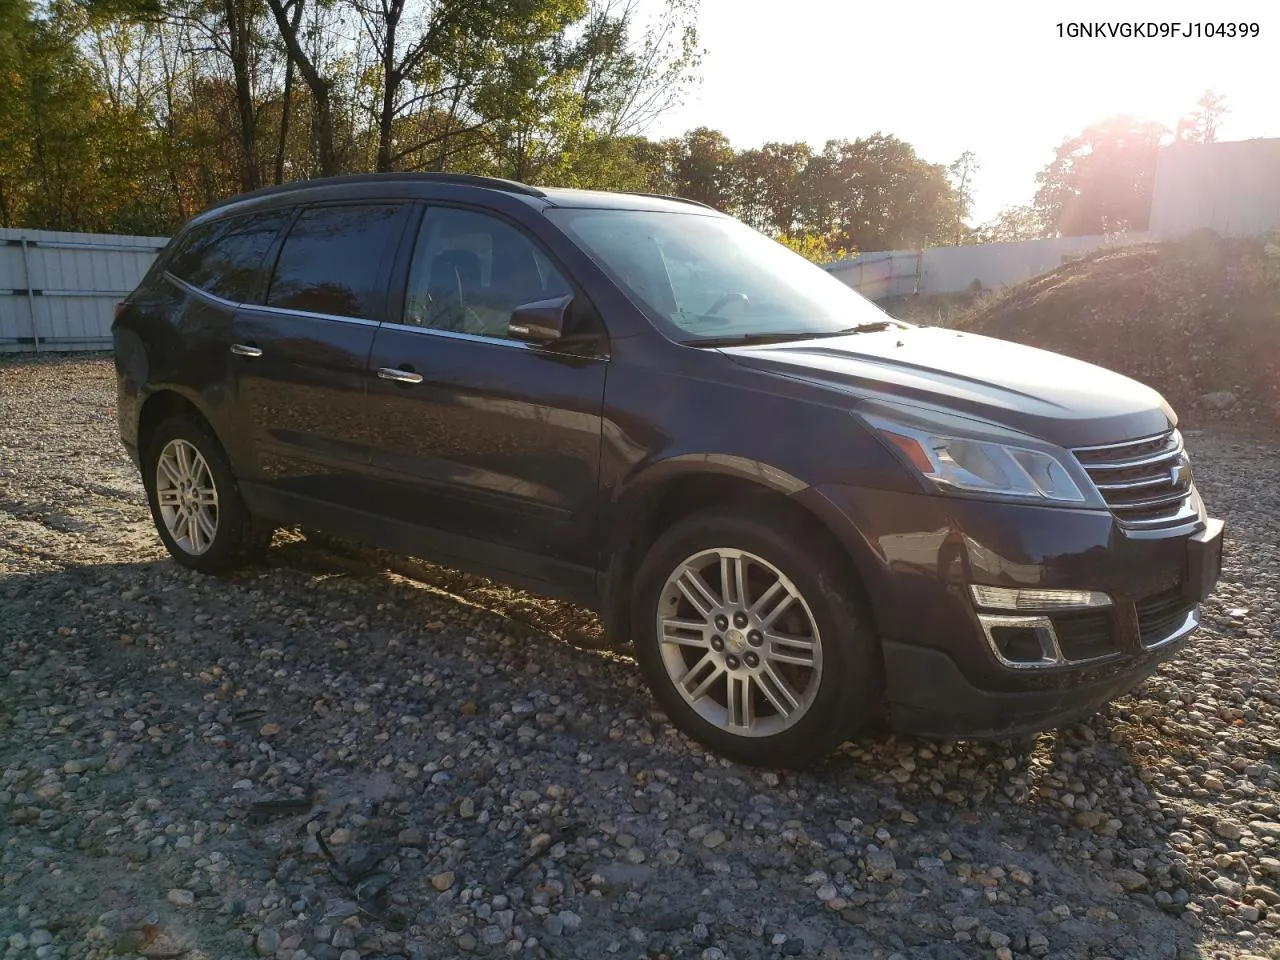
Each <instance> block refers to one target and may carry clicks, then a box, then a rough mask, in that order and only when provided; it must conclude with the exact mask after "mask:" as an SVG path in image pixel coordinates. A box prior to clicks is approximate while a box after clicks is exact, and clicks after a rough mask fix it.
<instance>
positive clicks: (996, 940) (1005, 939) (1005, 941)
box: [988, 933, 1013, 950]
mask: <svg viewBox="0 0 1280 960" xmlns="http://www.w3.org/2000/svg"><path fill="white" fill-rule="evenodd" d="M1012 942H1013V939H1012V938H1011V937H1010V936H1009V935H1008V934H1005V933H992V934H991V938H990V940H989V941H988V943H990V945H991V947H992V948H993V949H995V950H999V949H1000V948H1001V947H1007V946H1009V944H1011V943H1012Z"/></svg>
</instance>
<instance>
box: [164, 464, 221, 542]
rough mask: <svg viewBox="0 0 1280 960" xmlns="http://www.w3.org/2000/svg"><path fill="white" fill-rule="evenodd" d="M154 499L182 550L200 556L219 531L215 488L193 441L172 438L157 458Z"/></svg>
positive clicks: (167, 527) (168, 528)
mask: <svg viewBox="0 0 1280 960" xmlns="http://www.w3.org/2000/svg"><path fill="white" fill-rule="evenodd" d="M156 502H157V504H158V505H159V507H160V518H161V519H162V520H163V521H164V525H165V529H166V530H168V531H169V536H171V537H172V538H173V540H174V542H175V543H176V544H177V545H178V547H179V549H181V550H182V551H183V552H185V553H189V554H191V555H192V556H199V555H200V554H202V553H204V552H205V551H206V550H208V549H209V547H210V546H212V545H213V539H214V537H215V536H216V535H217V533H218V488H217V486H216V485H215V484H214V482H213V473H212V472H211V471H210V470H209V464H208V462H207V461H206V460H205V458H204V456H203V455H202V454H201V453H200V451H199V450H198V449H196V447H195V445H194V444H192V443H189V442H188V441H186V440H181V439H175V440H170V441H169V442H168V443H167V444H165V446H164V449H163V450H161V451H160V456H159V457H158V458H157V459H156Z"/></svg>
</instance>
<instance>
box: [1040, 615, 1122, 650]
mask: <svg viewBox="0 0 1280 960" xmlns="http://www.w3.org/2000/svg"><path fill="white" fill-rule="evenodd" d="M1053 632H1054V633H1055V634H1056V635H1057V637H1058V649H1059V650H1061V651H1062V655H1063V657H1065V658H1066V659H1068V660H1092V659H1093V658H1094V657H1105V656H1106V655H1107V654H1109V653H1115V652H1116V644H1115V638H1114V637H1113V635H1112V632H1111V614H1110V613H1109V612H1107V613H1068V614H1058V615H1055V616H1054V618H1053Z"/></svg>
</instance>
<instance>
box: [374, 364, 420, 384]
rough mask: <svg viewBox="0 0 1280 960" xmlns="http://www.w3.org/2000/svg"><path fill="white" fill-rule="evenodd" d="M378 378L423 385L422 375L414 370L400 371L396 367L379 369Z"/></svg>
mask: <svg viewBox="0 0 1280 960" xmlns="http://www.w3.org/2000/svg"><path fill="white" fill-rule="evenodd" d="M378 376H379V378H381V379H383V380H394V381H395V382H396V383H421V382H422V374H420V373H414V372H413V371H412V370H400V369H398V368H396V367H379V368H378Z"/></svg>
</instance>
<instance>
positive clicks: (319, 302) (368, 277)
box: [267, 204, 403, 317]
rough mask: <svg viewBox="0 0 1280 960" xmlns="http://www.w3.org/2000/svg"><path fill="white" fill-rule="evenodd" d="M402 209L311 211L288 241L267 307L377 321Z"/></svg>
mask: <svg viewBox="0 0 1280 960" xmlns="http://www.w3.org/2000/svg"><path fill="white" fill-rule="evenodd" d="M402 210H403V205H402V204H377V205H368V206H356V205H343V206H333V207H312V208H310V209H308V210H304V211H302V214H301V215H300V216H299V217H298V219H297V220H296V221H295V222H294V224H293V228H292V229H291V230H290V231H289V236H288V237H287V238H286V239H285V242H284V247H283V249H281V251H280V259H279V261H278V263H277V264H276V273H275V278H274V279H273V280H272V281H271V292H270V293H269V294H268V295H267V304H268V305H269V306H273V307H286V308H289V309H291V310H306V311H308V312H310V313H328V314H332V315H334V316H339V317H373V316H376V314H377V312H378V309H379V304H380V303H381V302H382V294H383V289H382V287H383V282H382V277H383V269H384V268H385V266H386V265H387V263H388V261H389V260H390V258H391V256H392V255H393V254H394V252H395V243H396V241H397V240H398V238H399V232H400V225H401V220H400V213H401V211H402Z"/></svg>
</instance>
